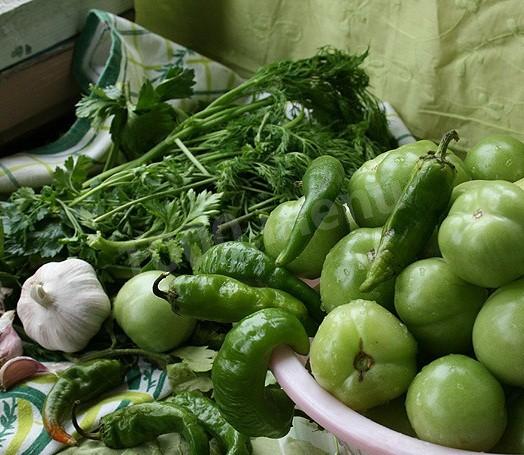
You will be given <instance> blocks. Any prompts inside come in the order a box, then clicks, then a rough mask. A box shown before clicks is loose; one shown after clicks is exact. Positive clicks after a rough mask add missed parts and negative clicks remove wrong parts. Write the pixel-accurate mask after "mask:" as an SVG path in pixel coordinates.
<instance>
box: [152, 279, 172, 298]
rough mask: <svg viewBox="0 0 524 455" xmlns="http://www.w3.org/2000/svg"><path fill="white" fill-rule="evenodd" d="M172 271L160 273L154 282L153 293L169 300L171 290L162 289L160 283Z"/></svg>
mask: <svg viewBox="0 0 524 455" xmlns="http://www.w3.org/2000/svg"><path fill="white" fill-rule="evenodd" d="M169 274H170V272H165V273H162V275H160V276H159V277H158V278H157V279H156V280H155V282H154V283H153V294H155V295H156V296H157V297H159V298H161V299H164V300H167V301H168V302H169V292H165V291H162V289H160V287H159V285H160V283H161V282H162V281H163V280H165V279H166V278H167V277H168V276H169Z"/></svg>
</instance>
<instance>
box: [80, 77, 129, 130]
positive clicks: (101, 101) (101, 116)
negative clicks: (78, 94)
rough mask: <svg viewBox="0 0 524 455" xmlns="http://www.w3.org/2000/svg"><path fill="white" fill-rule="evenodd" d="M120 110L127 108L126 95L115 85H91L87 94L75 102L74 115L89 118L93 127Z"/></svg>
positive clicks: (96, 126)
mask: <svg viewBox="0 0 524 455" xmlns="http://www.w3.org/2000/svg"><path fill="white" fill-rule="evenodd" d="M121 110H127V95H126V93H125V91H123V90H121V89H119V88H118V87H115V86H108V87H105V88H102V87H98V86H96V85H91V86H90V87H89V94H88V95H86V96H84V97H82V99H81V100H80V101H79V102H78V103H77V104H76V116H77V117H78V118H87V119H89V120H91V126H92V127H93V128H98V127H99V126H100V125H101V124H102V123H103V122H104V121H105V120H106V119H107V118H109V117H110V116H111V115H115V114H116V113H117V112H119V111H121Z"/></svg>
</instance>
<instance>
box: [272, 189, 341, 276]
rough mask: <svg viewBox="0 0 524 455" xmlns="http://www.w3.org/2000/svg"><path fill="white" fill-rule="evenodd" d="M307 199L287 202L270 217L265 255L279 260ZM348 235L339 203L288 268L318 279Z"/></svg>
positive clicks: (301, 274) (297, 273)
mask: <svg viewBox="0 0 524 455" xmlns="http://www.w3.org/2000/svg"><path fill="white" fill-rule="evenodd" d="M303 203H304V198H303V197H302V198H300V199H298V200H296V201H289V202H284V203H282V204H280V205H279V206H277V207H276V208H275V209H274V210H273V211H272V212H271V214H270V215H269V218H268V219H267V221H266V224H265V226H264V232H263V239H264V248H265V250H266V253H267V254H268V255H269V256H271V257H272V258H274V259H276V258H277V257H278V255H279V254H280V252H281V251H282V250H283V249H284V246H285V245H286V243H287V241H288V239H289V236H290V234H291V230H292V229H293V224H294V223H295V219H296V217H297V215H298V212H299V210H300V207H302V204H303ZM348 232H349V223H348V220H347V217H346V215H345V213H344V208H343V207H342V206H341V205H340V204H339V203H334V204H333V205H332V206H331V209H330V211H329V213H328V214H327V215H326V217H325V218H324V220H323V221H322V222H321V223H320V226H319V227H318V229H317V231H316V232H315V234H314V235H313V238H312V239H311V240H310V242H309V243H308V244H307V246H306V248H305V249H304V251H303V252H302V253H301V254H300V255H299V256H298V257H297V258H296V259H295V260H293V261H292V262H290V263H289V264H287V265H286V269H288V270H290V271H291V272H293V273H295V274H296V275H299V276H302V277H304V278H318V277H319V276H320V272H321V271H322V264H324V259H325V258H326V255H327V254H328V253H329V250H330V249H331V248H332V247H333V245H335V244H336V243H337V242H338V241H339V240H340V239H341V238H342V237H344V236H345V235H346V234H347V233H348Z"/></svg>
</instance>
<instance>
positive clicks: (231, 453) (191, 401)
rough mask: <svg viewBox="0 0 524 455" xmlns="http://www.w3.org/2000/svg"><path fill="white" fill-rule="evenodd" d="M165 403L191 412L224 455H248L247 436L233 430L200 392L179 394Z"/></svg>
mask: <svg viewBox="0 0 524 455" xmlns="http://www.w3.org/2000/svg"><path fill="white" fill-rule="evenodd" d="M166 402H167V403H174V404H176V405H178V406H182V407H183V408H185V409H187V410H188V411H190V412H192V413H193V414H194V415H195V416H196V418H197V419H198V422H199V423H200V425H202V427H203V428H205V430H206V431H207V432H208V433H209V434H211V435H212V436H213V437H214V438H215V439H216V440H217V442H218V443H219V445H220V448H221V449H222V450H223V451H224V452H225V454H226V455H249V454H250V453H251V443H250V440H249V438H248V437H247V436H245V435H243V434H241V433H239V432H238V431H237V430H235V429H234V428H233V427H232V426H231V425H230V424H229V423H228V422H227V421H226V419H224V417H223V416H222V414H221V413H220V409H219V408H218V406H217V405H216V403H215V402H214V401H213V400H210V399H209V398H207V397H206V396H204V395H203V394H202V393H201V392H198V391H192V392H180V393H177V394H176V395H175V396H174V397H171V398H168V399H167V400H166Z"/></svg>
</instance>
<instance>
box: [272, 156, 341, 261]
mask: <svg viewBox="0 0 524 455" xmlns="http://www.w3.org/2000/svg"><path fill="white" fill-rule="evenodd" d="M302 184H303V189H304V196H305V200H304V204H302V207H301V208H300V211H299V212H298V215H297V219H296V220H295V224H294V225H293V229H292V230H291V234H290V236H289V242H288V244H287V245H286V248H285V249H284V250H283V251H282V252H281V253H280V254H279V255H278V257H277V260H276V261H275V262H276V264H277V265H278V266H284V265H286V264H289V263H290V262H291V261H292V260H293V259H295V258H296V257H297V256H298V255H299V254H300V253H302V251H304V248H305V247H306V245H307V244H308V243H309V241H310V240H311V238H312V237H313V234H314V233H315V231H316V230H317V228H318V226H320V223H321V222H322V220H323V219H324V217H325V216H326V215H327V214H328V213H329V209H330V208H331V206H332V205H333V203H334V202H335V199H336V198H337V197H338V195H339V194H340V191H341V190H342V185H343V184H344V168H343V167H342V164H341V163H340V161H339V160H337V159H336V158H334V157H332V156H329V155H323V156H319V157H318V158H315V159H314V160H313V161H312V162H311V164H310V165H309V167H308V168H307V170H306V173H305V174H304V178H303V179H302ZM321 209H322V211H321Z"/></svg>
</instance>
